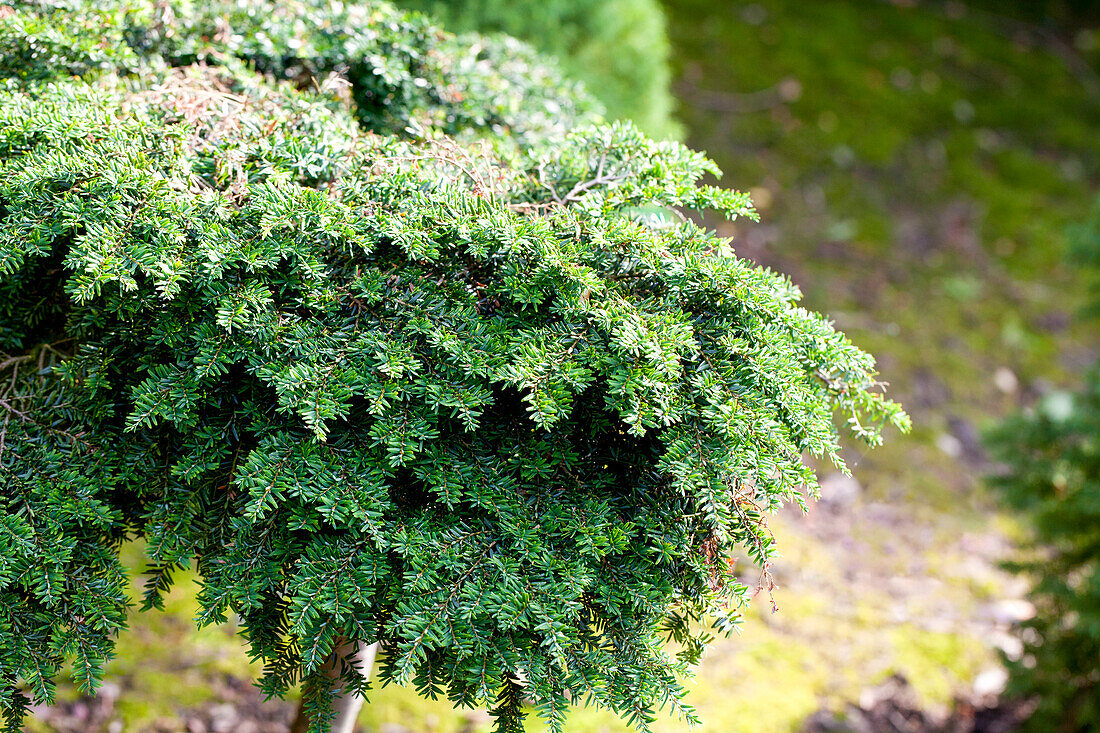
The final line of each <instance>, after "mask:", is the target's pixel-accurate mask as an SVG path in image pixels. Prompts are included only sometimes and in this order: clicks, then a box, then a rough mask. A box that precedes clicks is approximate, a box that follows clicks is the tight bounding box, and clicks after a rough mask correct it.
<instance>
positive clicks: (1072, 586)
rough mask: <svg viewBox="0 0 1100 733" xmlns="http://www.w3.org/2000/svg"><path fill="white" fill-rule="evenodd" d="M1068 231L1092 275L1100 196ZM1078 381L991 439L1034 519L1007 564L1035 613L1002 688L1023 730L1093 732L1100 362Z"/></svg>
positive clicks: (1097, 671)
mask: <svg viewBox="0 0 1100 733" xmlns="http://www.w3.org/2000/svg"><path fill="white" fill-rule="evenodd" d="M1070 234H1071V240H1072V241H1073V245H1074V246H1073V256H1074V260H1075V264H1078V265H1083V266H1084V268H1085V270H1086V271H1087V272H1088V273H1089V274H1090V275H1091V276H1092V277H1094V278H1095V275H1096V272H1097V265H1100V202H1098V203H1097V204H1096V205H1095V206H1094V207H1093V211H1092V215H1091V216H1090V218H1089V219H1088V220H1087V221H1086V222H1084V223H1083V224H1081V225H1079V226H1077V227H1074V228H1073V229H1072V230H1071V233H1070ZM1098 306H1100V299H1098V300H1097V301H1096V303H1094V304H1093V309H1092V312H1091V314H1090V315H1092V316H1093V317H1095V316H1096V315H1097V313H1096V310H1095V309H1096V307H1098ZM1083 382H1084V383H1083V385H1082V386H1081V387H1080V388H1079V389H1078V390H1077V391H1076V392H1073V393H1071V392H1065V391H1055V392H1052V393H1050V394H1048V395H1046V396H1045V397H1044V398H1043V399H1042V400H1041V401H1040V402H1039V404H1038V405H1036V406H1034V407H1033V408H1032V409H1030V410H1028V411H1027V412H1025V413H1023V414H1020V415H1015V416H1013V417H1011V418H1009V419H1007V420H1005V421H1004V422H1003V423H1002V424H1001V425H999V426H997V428H996V430H995V431H993V432H992V434H991V435H990V436H989V437H990V440H989V442H990V445H991V448H992V449H993V451H994V453H995V454H996V456H997V457H998V458H999V459H1000V460H1001V461H1003V465H1004V468H1005V469H1006V470H1004V471H1003V472H1001V474H1000V475H998V476H996V477H995V478H994V479H993V482H992V483H993V484H994V485H995V486H996V487H997V488H998V489H1000V491H1001V492H1002V495H1003V496H1004V498H1005V499H1006V500H1007V501H1008V503H1009V504H1010V505H1011V506H1013V507H1014V508H1017V509H1021V510H1023V511H1024V512H1025V516H1026V517H1027V518H1028V519H1030V520H1031V522H1030V528H1031V530H1032V537H1031V538H1030V539H1031V541H1030V542H1029V543H1028V546H1027V547H1026V556H1025V557H1024V558H1022V559H1021V560H1019V561H1017V562H1015V563H1013V567H1014V569H1015V570H1017V571H1019V572H1021V573H1024V574H1025V575H1027V576H1029V577H1030V579H1032V580H1033V581H1034V585H1033V587H1032V589H1031V593H1030V596H1029V597H1030V599H1031V601H1032V602H1033V603H1034V604H1035V610H1036V614H1035V617H1034V618H1032V619H1029V620H1028V621H1026V622H1025V623H1024V624H1023V625H1022V626H1021V627H1020V628H1019V629H1018V632H1019V636H1020V638H1021V641H1022V642H1023V647H1024V654H1023V655H1022V656H1021V658H1019V659H1015V660H1010V664H1009V669H1010V671H1011V675H1010V678H1009V686H1008V691H1009V693H1010V694H1013V695H1015V696H1019V697H1023V698H1029V699H1031V700H1033V701H1034V702H1035V705H1036V707H1035V711H1034V714H1033V715H1032V716H1031V718H1030V720H1028V721H1027V723H1026V724H1025V725H1024V729H1025V730H1028V731H1049V730H1058V731H1070V732H1073V733H1077V732H1080V733H1085V731H1093V730H1097V729H1100V364H1094V365H1093V366H1092V368H1091V369H1089V370H1088V372H1087V373H1086V374H1085V375H1084V379H1083Z"/></svg>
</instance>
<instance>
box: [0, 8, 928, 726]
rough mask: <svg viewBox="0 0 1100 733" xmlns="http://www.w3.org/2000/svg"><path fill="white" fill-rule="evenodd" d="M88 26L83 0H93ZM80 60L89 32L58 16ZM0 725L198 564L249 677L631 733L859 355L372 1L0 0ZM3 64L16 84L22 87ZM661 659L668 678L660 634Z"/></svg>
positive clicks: (684, 157)
mask: <svg viewBox="0 0 1100 733" xmlns="http://www.w3.org/2000/svg"><path fill="white" fill-rule="evenodd" d="M97 8H98V9H97ZM92 28H95V29H97V30H96V31H95V32H96V33H97V34H99V35H98V37H99V38H100V39H102V40H101V42H90V41H89V35H88V34H89V32H90V29H92ZM0 52H2V53H0V69H2V70H4V79H3V82H2V89H0V349H2V350H3V354H2V355H0V370H2V375H0V376H2V380H0V420H2V426H0V503H3V505H4V509H5V511H4V514H3V516H2V517H0V675H2V676H3V679H4V685H3V688H2V692H0V712H2V713H3V716H4V720H5V721H6V723H7V726H6V729H7V730H11V731H15V730H18V729H19V726H20V721H21V719H22V717H23V716H24V714H25V712H26V709H27V706H28V704H29V702H30V701H31V700H37V701H48V700H49V699H50V698H51V696H52V692H53V680H54V678H55V676H56V675H57V674H58V672H59V671H60V670H61V669H62V667H63V665H65V664H70V665H71V667H72V674H73V677H74V678H75V679H76V681H77V682H78V684H80V685H81V686H82V687H83V688H84V689H86V690H87V689H91V688H92V687H93V686H94V685H95V684H96V682H97V680H98V679H99V678H100V676H101V673H102V670H103V665H104V663H105V662H106V661H107V660H109V658H110V656H111V650H112V644H113V639H114V638H115V636H116V634H118V633H119V632H120V631H121V630H122V629H123V627H124V625H125V618H126V613H127V599H126V594H125V592H124V581H125V572H124V570H123V568H122V566H121V564H120V562H119V559H118V554H119V548H120V545H121V544H122V543H124V542H125V541H127V540H128V539H131V538H134V537H140V538H142V539H143V540H144V541H145V543H146V547H147V556H148V562H149V566H148V569H147V571H146V572H147V575H148V577H149V581H148V583H147V585H146V587H145V597H144V604H143V606H144V608H146V609H148V608H155V607H157V606H159V605H160V604H161V603H162V597H163V593H164V591H165V590H166V589H168V588H169V587H171V584H172V582H173V575H174V573H175V572H176V571H177V570H179V569H181V568H185V567H192V568H195V569H196V570H197V572H198V574H199V577H200V584H201V589H200V592H199V595H198V602H199V605H200V609H201V610H200V613H199V616H198V619H197V620H198V623H199V624H200V625H205V624H215V623H221V622H224V621H225V620H226V619H227V616H228V614H230V613H234V614H235V615H236V616H237V618H238V620H239V624H240V627H241V629H242V633H243V635H244V636H245V638H246V639H247V640H248V643H249V644H250V649H251V653H252V654H253V655H254V657H256V658H257V659H260V660H262V661H263V662H264V664H265V670H264V674H263V676H262V678H261V679H260V680H259V684H260V686H261V688H262V689H263V690H264V691H265V692H266V693H268V694H271V695H284V694H286V693H287V692H288V691H290V689H291V688H292V686H294V685H299V684H300V686H301V690H302V696H303V702H304V713H305V715H304V719H305V720H306V721H307V722H308V723H309V726H310V728H311V729H312V730H315V731H323V730H325V729H326V728H327V726H328V723H329V720H330V719H331V717H332V715H333V710H332V706H331V704H330V701H331V699H332V697H333V695H334V694H337V693H339V694H352V695H355V694H359V693H366V692H367V681H366V679H365V678H364V677H363V676H361V675H359V674H358V673H357V671H356V669H355V666H354V664H353V662H354V661H355V660H354V659H353V657H354V649H355V648H356V645H357V644H368V643H374V642H379V643H380V644H381V647H382V654H381V661H380V664H379V669H378V672H377V675H376V678H377V679H378V680H380V681H382V682H384V683H390V682H392V683H398V684H409V685H412V686H415V688H416V689H417V690H418V691H419V692H421V693H422V694H424V695H429V696H437V695H446V696H447V697H448V699H450V700H451V701H453V702H454V703H455V704H457V705H479V704H485V703H489V704H491V705H492V706H493V712H494V715H495V716H496V719H497V723H498V728H499V729H500V730H504V731H517V730H520V726H521V721H522V719H523V717H524V714H525V709H526V708H525V704H526V703H527V702H530V703H531V704H533V706H534V708H535V710H536V711H537V712H538V714H539V715H540V716H541V717H542V718H544V719H545V720H546V722H547V724H548V725H549V726H550V727H551V728H552V729H554V730H560V729H561V726H562V720H563V716H564V713H565V711H566V709H567V708H568V706H570V705H572V704H575V703H580V702H585V701H587V702H591V703H594V704H597V705H601V706H604V707H607V708H609V709H611V710H614V711H616V712H617V713H619V714H621V715H623V716H624V717H626V718H627V719H629V720H630V721H632V722H633V723H635V724H636V725H637V726H638V727H639V728H642V729H645V728H646V726H647V724H648V723H649V721H651V720H653V717H654V711H655V710H656V709H657V708H658V707H661V706H671V707H672V708H674V709H678V710H680V711H681V712H683V713H684V714H685V715H689V716H690V715H691V710H690V707H688V706H687V705H686V704H685V703H683V701H682V697H683V694H684V691H683V687H682V685H681V681H680V677H681V675H683V674H685V673H687V672H688V671H689V666H690V665H691V664H692V663H693V662H694V661H696V660H697V659H698V658H699V655H700V654H701V653H702V651H703V649H704V647H705V645H706V643H707V641H708V639H709V636H708V632H707V631H706V630H705V629H706V628H708V627H709V628H711V629H715V630H718V631H721V632H728V631H729V630H730V629H731V628H732V626H733V624H734V623H736V621H737V617H738V609H739V607H740V606H741V604H743V603H744V602H745V601H746V598H747V596H748V593H749V589H748V588H747V586H746V585H745V582H744V581H743V580H742V579H741V578H740V577H739V576H737V575H736V574H734V572H733V570H732V566H731V563H729V562H728V558H729V557H730V556H731V554H732V553H733V552H735V551H736V550H737V549H738V548H745V549H747V551H748V553H749V554H750V555H751V557H752V558H753V559H754V560H755V561H756V562H757V563H759V564H760V565H761V566H762V567H763V568H764V569H765V571H766V568H767V564H768V561H769V558H770V557H771V555H772V552H773V547H772V540H771V537H770V535H769V534H768V532H767V528H766V525H765V523H764V518H765V516H766V513H767V512H768V511H771V510H774V509H775V508H776V507H778V506H779V505H780V504H782V503H783V502H788V501H795V502H799V503H801V502H803V501H804V500H805V499H806V498H807V497H808V496H812V495H813V494H814V493H815V490H816V489H815V487H816V479H815V477H814V475H813V473H812V471H811V470H810V469H808V468H807V467H806V465H805V464H804V463H803V461H802V456H803V455H804V454H805V453H812V454H815V455H819V456H827V457H829V458H831V459H832V460H833V461H834V462H836V463H837V464H838V465H842V463H841V460H840V457H839V455H838V440H839V436H838V432H837V429H836V427H835V426H834V423H833V416H834V414H835V413H837V412H839V413H840V414H841V415H843V416H844V417H845V419H846V420H847V421H848V426H849V428H850V429H851V431H852V432H853V433H854V434H855V435H856V436H857V437H859V438H861V439H863V440H865V441H867V442H869V443H871V444H876V443H878V442H879V441H880V435H879V430H880V428H881V427H882V426H883V425H884V423H887V422H893V423H894V424H896V425H898V426H900V427H902V428H904V427H906V426H907V418H906V416H905V414H904V413H903V412H902V411H901V410H900V408H899V407H898V406H897V405H895V404H894V403H892V402H890V401H889V400H886V399H885V398H884V397H883V396H882V394H881V389H880V385H879V383H878V382H877V381H876V379H875V373H874V369H873V366H874V365H873V360H872V358H871V357H870V356H868V355H867V354H865V353H863V352H861V351H860V350H859V349H857V348H855V347H854V346H853V345H852V344H851V343H849V341H848V340H847V339H846V338H845V337H844V336H843V335H842V334H840V333H837V332H836V331H835V330H833V328H832V327H831V325H830V324H829V323H828V322H827V321H826V320H825V319H823V318H822V317H820V316H818V315H815V314H813V313H810V312H807V311H806V310H804V309H802V308H800V307H799V306H798V299H799V293H798V290H797V289H796V288H795V287H794V286H793V285H792V284H791V283H790V282H789V281H787V280H786V279H784V278H782V277H780V276H778V275H776V274H774V273H772V272H769V271H766V270H763V269H759V268H756V267H754V266H752V265H750V264H749V263H746V262H744V261H742V260H740V259H738V258H737V257H735V256H734V255H733V253H732V251H731V249H730V245H729V243H728V242H727V241H724V240H722V239H719V238H717V237H716V236H714V234H713V233H711V232H708V231H705V230H702V229H700V228H699V227H698V226H696V225H695V224H694V223H692V222H691V221H690V220H687V219H685V218H683V217H682V216H681V215H680V214H679V213H678V212H679V210H681V209H683V210H691V209H703V208H708V209H718V210H720V211H721V212H724V213H725V214H726V215H727V216H729V217H735V216H753V215H754V214H753V211H752V208H751V206H750V203H749V200H748V198H747V197H746V196H745V195H743V194H740V193H736V192H733V191H728V190H722V189H718V188H714V187H709V186H699V185H698V183H697V182H698V180H699V178H700V177H702V176H703V175H704V174H707V173H713V174H716V173H717V170H716V169H715V167H714V165H713V164H712V163H710V162H709V161H708V160H707V159H706V158H705V157H704V156H702V155H700V154H698V153H694V152H691V151H689V150H687V149H686V148H684V147H683V146H681V145H679V144H676V143H658V142H653V141H652V140H649V139H647V138H646V137H645V136H644V135H642V134H641V133H640V132H638V130H637V129H636V128H634V127H633V126H631V125H629V124H613V125H602V124H599V119H598V117H596V115H595V113H594V112H592V111H591V108H590V102H589V101H588V99H587V98H586V97H584V96H583V94H581V93H579V92H578V91H577V90H576V89H574V88H572V87H571V86H570V85H569V84H567V83H566V82H564V81H562V79H561V77H560V76H559V75H557V73H556V72H555V71H554V70H553V68H552V67H549V66H545V65H544V64H542V62H541V61H539V60H538V59H537V57H535V56H534V55H532V54H531V53H530V52H529V51H528V50H525V47H522V46H521V45H518V44H516V43H515V42H513V41H509V40H505V39H498V40H496V41H492V42H490V41H486V42H485V44H484V45H478V46H477V47H476V48H474V47H470V46H469V45H468V44H466V43H464V42H463V43H459V42H457V41H456V40H455V39H454V37H453V36H450V35H448V34H446V33H444V32H442V31H439V30H438V29H435V28H433V27H431V26H430V25H428V24H427V23H426V21H424V20H423V19H422V18H420V17H417V16H406V15H404V14H402V13H400V12H398V11H395V10H394V9H393V8H392V7H390V6H388V5H384V4H365V5H354V4H349V5H345V6H339V7H337V8H335V9H333V8H330V6H329V5H328V3H326V2H321V1H320V0H317V2H315V3H306V2H295V3H280V4H278V5H269V4H266V3H262V2H241V1H240V0H237V1H235V2H232V3H229V2H227V3H213V2H212V3H198V4H195V5H191V4H188V3H182V2H181V3H172V2H156V3H151V2H150V3H143V2H131V3H125V4H119V5H112V6H110V7H107V8H104V6H103V5H102V4H101V3H96V4H95V5H94V6H93V5H92V4H90V3H89V4H87V5H86V4H84V3H81V2H67V3H63V4H61V3H59V4H57V5H48V4H46V3H37V2H35V3H25V4H20V5H19V6H18V7H15V8H12V7H6V8H5V9H4V10H3V12H0ZM36 64H42V66H41V67H39V66H36ZM666 639H672V640H674V641H676V642H677V643H678V646H679V650H678V651H677V652H675V653H671V652H670V651H668V650H666V648H665V646H664V644H663V642H664V641H665V640H666Z"/></svg>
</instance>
